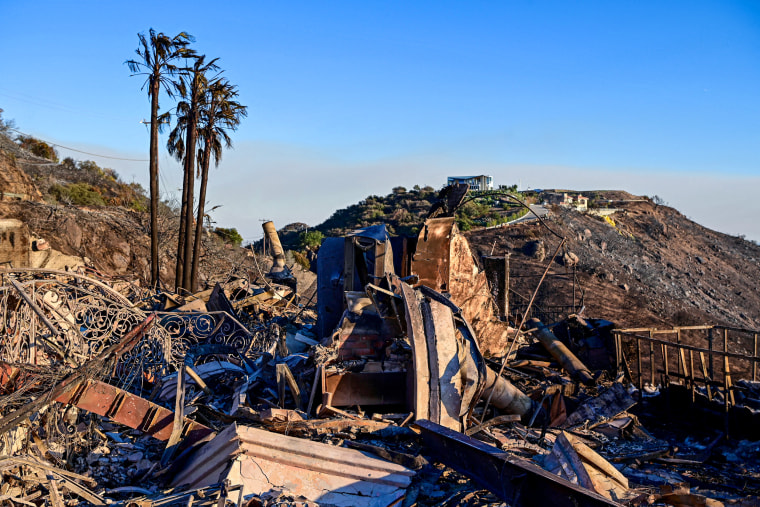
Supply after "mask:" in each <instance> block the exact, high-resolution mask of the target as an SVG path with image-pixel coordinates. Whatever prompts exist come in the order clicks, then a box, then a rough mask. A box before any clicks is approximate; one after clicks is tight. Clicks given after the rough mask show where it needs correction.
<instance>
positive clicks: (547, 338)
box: [528, 319, 596, 385]
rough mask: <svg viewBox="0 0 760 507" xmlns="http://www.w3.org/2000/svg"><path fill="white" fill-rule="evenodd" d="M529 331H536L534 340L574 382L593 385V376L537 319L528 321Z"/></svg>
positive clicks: (594, 382)
mask: <svg viewBox="0 0 760 507" xmlns="http://www.w3.org/2000/svg"><path fill="white" fill-rule="evenodd" d="M528 328H529V329H537V330H538V331H537V333H536V335H535V336H536V338H538V341H540V342H541V345H543V346H544V348H545V349H546V350H547V351H549V353H550V354H551V355H552V357H553V358H554V359H556V360H557V362H558V363H559V364H560V366H562V368H563V369H564V370H566V371H567V372H568V373H570V375H571V376H572V377H574V378H575V379H576V380H579V381H581V382H583V383H584V384H586V385H594V384H596V381H595V380H594V377H593V375H591V372H590V371H589V369H588V368H586V365H585V364H583V363H582V362H581V360H580V359H578V358H577V357H576V356H575V354H573V353H572V352H571V351H570V349H568V348H567V346H565V344H564V343H562V342H561V341H560V340H559V339H558V338H557V337H556V336H554V333H552V332H551V330H550V329H549V328H548V327H546V326H544V325H543V324H542V323H541V321H540V320H538V319H530V320H529V321H528Z"/></svg>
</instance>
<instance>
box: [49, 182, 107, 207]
mask: <svg viewBox="0 0 760 507" xmlns="http://www.w3.org/2000/svg"><path fill="white" fill-rule="evenodd" d="M49 192H50V195H52V196H53V197H55V200H56V201H58V202H65V203H69V204H74V205H76V206H105V204H106V202H105V200H104V199H103V196H102V195H101V194H100V192H99V191H98V189H97V188H95V187H93V186H92V185H88V184H87V183H69V184H67V185H65V186H64V185H59V184H57V183H56V184H55V185H53V186H51V187H50V190H49Z"/></svg>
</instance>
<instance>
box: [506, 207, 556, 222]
mask: <svg viewBox="0 0 760 507" xmlns="http://www.w3.org/2000/svg"><path fill="white" fill-rule="evenodd" d="M529 206H530V209H531V211H532V212H533V213H535V215H534V214H533V213H528V214H527V215H524V216H522V217H520V218H518V219H517V220H515V221H513V222H509V223H510V224H520V223H523V222H532V221H534V220H536V215H538V216H540V217H541V218H544V217H545V216H546V215H548V214H549V209H548V208H546V207H545V206H542V205H540V204H530V205H529Z"/></svg>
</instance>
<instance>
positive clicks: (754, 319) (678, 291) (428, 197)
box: [283, 189, 760, 328]
mask: <svg viewBox="0 0 760 507" xmlns="http://www.w3.org/2000/svg"><path fill="white" fill-rule="evenodd" d="M576 193H577V191H576ZM581 193H582V194H583V195H585V196H588V197H590V201H589V202H590V204H592V205H593V206H594V207H596V208H598V210H607V212H612V211H611V210H609V209H608V208H610V207H613V206H614V207H615V208H614V209H615V210H617V211H614V212H612V214H611V215H610V216H609V218H608V219H605V218H603V217H601V216H596V215H593V214H585V213H581V212H578V211H576V210H574V209H569V208H563V207H559V206H551V207H550V208H551V213H550V214H549V216H548V217H547V219H546V224H547V225H548V226H549V227H550V228H551V229H552V230H553V231H554V232H556V233H557V234H558V235H559V236H561V237H565V238H566V244H565V247H564V248H563V250H562V251H561V252H560V254H559V255H558V259H557V260H555V262H554V263H553V264H552V266H551V269H550V271H549V275H548V277H547V279H546V281H545V282H544V283H543V284H542V286H541V289H540V290H539V293H538V297H537V300H536V306H537V308H538V309H539V310H542V311H543V312H544V314H545V315H552V314H553V313H554V314H565V315H566V314H567V313H571V312H573V311H577V310H580V309H581V308H582V307H585V309H584V314H585V315H587V316H591V317H597V318H604V319H608V320H611V321H614V322H615V323H616V324H617V325H619V326H622V327H630V326H642V325H656V326H660V327H662V326H672V325H691V324H702V323H710V324H724V325H731V326H740V327H749V328H760V295H758V293H757V291H756V290H755V284H754V281H755V280H757V279H760V246H758V245H756V244H754V243H752V242H749V241H746V240H744V239H742V238H739V237H734V236H730V235H727V234H722V233H720V232H717V231H713V230H710V229H707V228H705V227H703V226H701V225H699V224H697V223H695V222H693V221H692V220H689V219H688V218H686V217H685V216H684V215H683V214H681V213H680V212H678V211H677V210H675V209H673V208H671V207H668V206H662V205H657V204H655V203H654V202H652V200H650V199H648V198H646V197H642V196H635V195H632V194H629V193H628V192H625V191H621V190H584V191H582V192H581ZM434 200H435V195H434V193H433V192H432V191H428V192H424V189H423V191H420V190H416V189H415V190H412V191H408V192H403V193H400V192H394V193H393V194H390V195H388V196H386V197H378V196H370V197H368V198H367V199H365V200H364V201H361V202H360V203H357V204H355V205H353V206H350V207H348V208H346V209H344V210H339V211H337V212H336V213H335V214H334V215H333V216H332V217H331V218H330V219H329V220H327V221H325V222H324V223H322V224H320V225H318V226H316V227H314V229H316V230H318V231H322V232H323V233H324V234H325V236H330V235H341V234H345V233H346V232H348V231H350V230H352V229H355V228H358V227H364V226H367V225H372V224H375V223H381V222H385V223H386V224H388V225H389V226H390V227H389V229H390V230H391V231H395V233H397V234H399V233H407V234H416V232H417V231H418V230H419V226H420V224H421V223H422V220H423V218H424V215H425V213H426V212H427V206H428V204H429V203H430V202H432V201H434ZM655 200H657V199H655ZM497 206H498V205H497ZM494 209H496V207H482V208H481V210H480V211H481V213H485V214H486V219H485V221H484V220H482V219H478V218H476V219H475V220H480V221H481V223H484V224H485V223H487V221H488V220H490V218H488V217H487V214H488V213H490V212H493V210H494ZM598 210H597V211H598ZM593 212H594V210H592V213H593ZM458 216H459V220H458V222H459V223H460V225H461V224H462V213H461V212H460V213H459V214H458ZM400 218H402V220H399V219H400ZM302 225H303V224H302ZM300 230H303V228H295V229H293V230H290V231H288V232H285V233H284V234H283V236H287V237H288V238H289V244H290V247H291V248H293V247H296V246H297V243H298V242H297V239H298V235H299V232H298V231H300ZM465 234H466V235H467V237H468V239H469V241H470V246H471V249H472V251H473V254H474V255H475V257H476V258H478V259H480V258H481V257H483V256H504V255H505V254H507V253H509V254H510V287H511V289H512V291H514V292H513V294H512V295H511V298H510V299H511V303H512V310H513V311H514V312H519V310H520V308H521V307H523V306H524V305H525V304H526V302H527V300H528V299H529V298H530V296H531V294H532V292H533V291H534V290H535V287H536V284H537V282H538V280H539V278H540V276H541V274H542V273H543V270H544V269H545V266H546V262H547V261H548V259H550V258H551V256H552V254H553V253H554V250H555V249H556V248H557V245H558V244H559V242H560V239H558V237H556V236H555V235H553V234H552V233H551V232H549V231H548V230H547V229H546V228H545V227H543V226H541V225H540V224H539V223H538V222H537V221H533V222H528V223H522V224H513V225H509V226H505V227H497V228H488V229H485V228H483V227H475V228H473V229H472V230H470V231H468V232H466V233H465ZM566 252H569V253H570V254H572V255H567V256H565V255H564V254H565V253H566ZM573 255H574V256H577V263H576V264H575V266H574V267H573V265H572V264H573V262H574V257H573ZM574 273H575V278H576V281H575V283H573V274H574ZM573 292H575V295H574V294H573ZM574 296H575V297H574Z"/></svg>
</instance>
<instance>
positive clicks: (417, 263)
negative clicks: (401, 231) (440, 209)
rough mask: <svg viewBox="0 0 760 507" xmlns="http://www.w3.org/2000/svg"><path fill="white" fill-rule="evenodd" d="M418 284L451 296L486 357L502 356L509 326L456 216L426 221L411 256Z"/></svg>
mask: <svg viewBox="0 0 760 507" xmlns="http://www.w3.org/2000/svg"><path fill="white" fill-rule="evenodd" d="M412 272H413V273H414V274H416V275H417V276H418V277H419V282H418V283H417V285H416V287H419V286H425V287H429V288H431V289H433V290H436V291H440V292H447V293H449V294H450V295H451V301H452V302H453V303H454V304H455V305H457V306H458V307H459V308H460V310H461V312H462V316H463V317H464V318H465V320H466V321H467V322H469V323H470V325H471V326H472V327H473V329H474V330H475V335H476V336H477V339H478V346H479V347H480V350H481V352H482V353H483V354H484V355H486V356H501V355H503V354H504V352H505V351H504V345H505V343H506V342H507V338H508V336H509V330H510V328H509V326H508V325H507V323H505V322H501V321H500V320H499V319H498V317H497V314H496V311H495V305H494V303H493V297H492V295H491V290H490V288H489V287H488V280H487V279H486V274H485V272H483V271H480V270H479V269H478V266H477V264H476V263H475V260H474V259H473V257H472V252H471V251H470V245H469V243H468V242H467V239H466V238H465V237H464V236H462V235H461V234H459V231H458V230H457V227H456V223H455V221H454V218H434V219H428V220H427V221H426V222H425V225H424V226H423V228H422V230H421V231H420V233H419V237H418V239H417V251H416V252H415V253H414V256H413V257H412Z"/></svg>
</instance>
